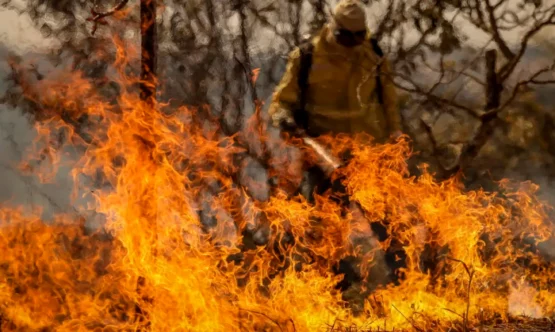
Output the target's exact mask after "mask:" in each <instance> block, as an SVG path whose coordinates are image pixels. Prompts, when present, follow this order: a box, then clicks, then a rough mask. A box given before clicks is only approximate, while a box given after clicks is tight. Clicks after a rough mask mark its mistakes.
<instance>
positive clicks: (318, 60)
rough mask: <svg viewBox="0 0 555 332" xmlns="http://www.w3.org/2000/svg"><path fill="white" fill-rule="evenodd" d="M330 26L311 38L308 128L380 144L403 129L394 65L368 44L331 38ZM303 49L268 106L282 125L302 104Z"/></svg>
mask: <svg viewBox="0 0 555 332" xmlns="http://www.w3.org/2000/svg"><path fill="white" fill-rule="evenodd" d="M328 33H329V29H328V27H327V26H326V27H324V28H323V29H322V30H321V32H320V34H319V35H317V36H316V37H314V38H313V39H312V43H313V45H314V50H313V55H312V67H311V71H310V74H309V78H308V90H307V96H306V111H307V112H308V115H309V122H308V123H309V128H310V130H311V131H312V132H313V133H316V135H321V134H326V133H332V134H333V133H351V134H352V133H357V132H366V133H367V134H369V135H371V136H373V137H374V138H375V139H376V140H377V141H382V140H384V139H387V137H389V135H390V134H392V133H393V132H395V131H398V130H401V123H400V122H401V121H400V115H399V112H398V109H397V103H396V92H395V87H394V86H393V83H392V77H391V76H390V75H389V70H390V68H389V64H388V62H387V61H386V60H385V57H384V58H380V57H379V56H378V55H377V54H376V53H375V52H374V50H373V48H372V46H371V44H370V40H369V39H370V36H368V37H367V39H368V40H367V41H366V42H365V43H364V44H363V45H361V46H358V47H355V48H353V49H346V48H344V47H342V46H340V45H338V44H336V43H335V42H329V41H328V39H329V38H326V36H327V34H328ZM378 61H383V62H382V65H381V82H382V86H383V90H382V91H383V100H384V106H383V107H382V106H381V105H380V104H379V102H378V96H377V93H376V70H377V64H378ZM299 67H300V50H299V49H298V48H296V49H295V50H293V51H292V52H291V53H290V54H289V61H288V64H287V67H286V71H285V74H284V75H283V77H282V79H281V82H280V84H279V85H278V87H277V89H276V91H275V93H274V95H273V98H272V102H271V104H270V107H269V110H268V112H269V115H270V117H271V118H272V120H273V121H274V123H277V122H278V120H279V118H280V117H282V116H284V114H289V115H292V114H293V112H295V111H296V110H297V109H298V106H299V92H300V91H299V86H298V82H297V79H298V73H299Z"/></svg>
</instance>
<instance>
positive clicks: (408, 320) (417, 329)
mask: <svg viewBox="0 0 555 332" xmlns="http://www.w3.org/2000/svg"><path fill="white" fill-rule="evenodd" d="M391 306H392V307H393V308H394V309H395V310H397V312H398V313H399V314H401V316H403V318H405V319H406V320H407V322H409V323H410V325H412V327H413V328H414V329H415V330H416V331H422V329H421V328H419V327H418V326H416V325H415V324H414V322H413V321H412V320H411V319H408V317H407V316H405V315H404V314H403V313H402V312H401V310H399V309H397V307H396V306H395V305H394V304H392V305H391Z"/></svg>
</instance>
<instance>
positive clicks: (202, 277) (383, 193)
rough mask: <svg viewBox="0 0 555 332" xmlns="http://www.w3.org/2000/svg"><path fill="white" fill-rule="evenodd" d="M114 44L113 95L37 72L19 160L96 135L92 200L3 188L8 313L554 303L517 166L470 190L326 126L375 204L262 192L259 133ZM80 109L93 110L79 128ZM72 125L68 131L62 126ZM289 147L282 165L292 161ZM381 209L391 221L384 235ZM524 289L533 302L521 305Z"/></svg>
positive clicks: (445, 311) (417, 314)
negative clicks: (339, 268)
mask: <svg viewBox="0 0 555 332" xmlns="http://www.w3.org/2000/svg"><path fill="white" fill-rule="evenodd" d="M115 45H116V47H117V52H116V55H117V60H116V62H115V68H117V69H118V74H117V79H118V84H119V85H120V87H122V89H121V95H120V96H119V97H118V98H117V105H118V107H117V108H116V107H115V106H114V103H112V102H111V101H110V100H109V99H107V98H106V97H103V96H102V95H101V94H100V93H99V92H98V89H96V88H95V86H94V84H92V83H91V82H90V81H88V80H87V79H86V78H85V77H84V76H83V75H81V73H78V72H77V73H69V72H63V73H58V74H56V75H52V76H48V77H46V78H45V79H43V80H41V81H39V82H34V83H33V84H31V85H29V86H28V94H29V96H28V97H29V98H33V99H34V101H35V102H36V103H37V104H38V105H41V107H42V110H43V115H44V116H43V121H40V122H38V123H37V124H36V131H37V133H38V138H37V140H36V141H35V144H34V149H33V151H32V153H31V154H30V156H31V158H30V159H29V160H27V162H26V163H25V165H23V166H22V171H26V172H29V171H31V172H33V173H35V174H37V175H39V176H41V178H42V179H43V180H51V179H52V175H53V174H56V172H57V171H58V167H60V166H61V164H62V160H63V159H62V158H61V157H60V156H61V154H63V153H64V152H65V151H67V148H71V147H73V146H86V150H83V153H82V155H80V157H79V159H78V161H77V162H76V163H73V164H72V165H71V166H72V171H71V176H72V177H73V180H74V182H75V184H76V190H75V191H74V195H75V198H78V196H81V198H83V197H85V198H86V197H89V198H91V200H90V201H91V202H92V203H90V204H89V205H88V206H86V207H80V208H79V209H77V210H78V211H79V212H75V211H68V212H67V213H65V214H59V215H57V216H56V218H55V220H54V221H53V222H52V223H46V222H44V221H42V220H41V219H40V217H39V216H40V211H29V210H28V209H25V208H24V207H11V206H8V204H4V205H3V206H2V208H1V209H0V215H1V218H0V222H1V224H2V225H1V226H2V231H1V232H0V249H1V251H2V253H3V255H2V256H1V258H0V278H1V280H0V299H1V301H0V303H1V304H0V322H1V324H2V325H1V326H2V329H3V330H7V331H9V330H41V329H55V330H57V331H80V330H89V329H91V330H100V329H106V330H136V329H142V328H147V329H151V330H153V331H181V330H194V331H245V330H253V331H254V330H256V331H258V330H265V331H266V330H267V331H293V330H295V331H313V330H320V329H323V330H346V329H348V328H350V327H352V326H358V327H359V328H360V329H372V328H381V329H385V328H396V329H412V328H419V329H421V330H430V329H432V330H434V329H444V328H448V327H457V326H459V327H460V325H457V324H461V322H465V324H476V323H477V322H479V321H486V320H490V319H493V318H499V317H501V318H502V319H503V318H507V315H508V313H509V312H510V311H515V310H520V311H526V310H532V311H533V312H534V314H538V315H539V313H541V314H543V315H550V314H553V312H554V310H555V301H554V299H555V298H554V297H553V295H552V289H553V288H552V287H553V284H552V283H553V281H552V280H555V279H554V278H553V274H554V270H553V265H551V263H548V262H545V261H543V260H542V259H541V257H540V256H538V255H537V253H536V252H535V251H534V250H533V246H532V245H529V244H528V245H525V243H529V242H526V241H525V240H527V239H533V240H535V241H541V240H544V239H546V238H547V237H548V236H550V235H551V231H552V228H551V223H550V220H549V218H548V207H547V206H545V205H544V204H542V203H541V202H540V201H539V200H538V199H537V198H536V196H535V193H536V191H537V189H538V187H537V186H535V185H533V184H530V183H524V184H520V185H517V186H516V187H515V185H514V184H511V183H510V182H509V181H505V182H503V183H502V186H503V187H504V188H505V191H504V194H503V195H500V194H494V193H488V192H485V191H482V190H476V191H465V190H464V188H462V186H461V185H460V182H459V181H458V180H457V179H450V180H448V181H445V182H437V181H435V180H434V178H433V176H432V175H431V174H429V173H428V172H427V171H426V169H425V168H423V170H422V172H423V175H422V176H420V177H418V178H415V177H411V176H410V175H409V172H408V167H407V164H406V159H407V157H408V156H409V155H410V149H409V145H408V143H407V142H406V141H404V140H400V141H399V142H398V143H396V144H386V145H375V144H367V143H366V142H367V141H368V137H363V136H358V137H354V138H350V137H336V138H334V140H333V141H332V139H331V138H329V137H326V138H322V139H320V140H321V142H322V143H323V144H327V145H328V146H330V147H332V148H333V150H334V153H337V154H338V153H339V152H340V151H343V150H345V149H347V148H348V149H350V150H351V152H352V155H353V159H352V161H351V162H350V163H349V164H348V165H347V166H346V167H345V168H344V169H342V170H341V172H342V175H344V177H345V184H346V186H347V190H348V192H349V194H350V196H351V198H352V200H355V201H357V202H358V203H359V204H360V206H361V207H362V210H363V211H364V214H363V215H361V214H360V213H358V214H357V212H356V211H355V210H353V211H351V213H347V214H342V209H341V208H340V206H339V205H338V204H337V203H336V202H335V201H334V200H332V199H330V197H329V196H328V195H324V196H319V197H318V199H317V200H316V203H315V204H314V205H310V204H308V203H307V202H305V201H304V200H302V199H299V198H296V197H294V198H291V197H290V196H289V195H287V194H286V193H285V192H283V191H278V192H277V193H275V194H274V195H272V197H271V198H270V199H269V200H267V201H256V200H252V199H250V198H249V195H248V194H249V193H248V190H247V189H245V188H244V187H242V186H240V185H238V182H237V171H238V169H237V168H236V167H235V166H234V165H235V157H236V156H237V155H238V154H240V153H242V152H244V148H245V145H244V144H243V145H238V144H236V142H237V140H241V139H243V140H245V137H250V136H249V135H251V136H252V135H255V134H253V133H252V132H250V133H249V134H248V135H245V137H239V138H238V137H224V136H222V135H220V134H219V131H218V128H217V126H211V127H210V126H204V127H203V126H201V125H199V124H198V122H196V118H197V117H198V116H199V110H198V109H194V108H186V107H181V108H179V109H177V110H173V111H172V112H171V113H168V112H162V111H161V109H162V108H163V107H165V105H162V104H157V105H155V107H154V108H153V107H151V106H149V105H148V104H145V103H144V102H143V101H141V100H140V99H139V97H138V93H136V91H134V90H133V87H134V86H136V85H135V83H136V82H137V78H136V77H133V76H131V75H129V74H128V73H127V72H126V71H125V67H126V66H127V65H128V62H129V60H130V56H129V54H130V52H131V53H133V52H134V51H133V50H130V49H129V47H128V46H125V45H123V43H122V42H120V41H118V40H116V43H115ZM133 54H136V52H135V53H133ZM131 58H132V57H131ZM256 75H257V72H255V76H256ZM33 91H34V92H35V93H33ZM38 92H40V93H38ZM84 115H86V116H87V117H88V119H89V120H91V121H94V122H95V123H96V126H95V127H94V128H92V129H90V130H87V129H86V128H81V131H80V132H76V131H75V126H74V124H75V121H76V120H77V119H78V118H79V117H81V116H84ZM207 121H208V120H207ZM253 123H254V122H252V121H251V122H250V124H251V125H252V124H253ZM72 124H73V125H72ZM207 128H212V129H207ZM251 129H252V128H251ZM259 133H261V132H259ZM60 135H65V137H67V138H68V139H67V140H65V141H63V143H59V142H60V141H59V140H58V139H57V138H58V137H59V136H60ZM264 139H265V142H266V143H268V145H269V146H271V147H272V148H273V149H274V150H276V151H277V153H274V154H272V157H271V159H272V160H271V161H270V162H271V163H273V164H276V163H281V162H282V161H283V160H280V158H284V157H283V156H286V155H288V154H287V153H286V152H287V151H286V149H288V148H287V147H284V146H282V145H280V144H279V143H276V142H272V140H271V139H270V138H268V137H265V138H264ZM285 164H286V165H287V167H289V168H288V169H283V172H284V173H283V174H285V175H283V174H282V179H283V178H284V177H285V178H287V177H289V178H291V174H293V173H294V168H295V167H294V165H296V164H295V163H293V162H289V163H285ZM282 165H283V163H282ZM291 181H296V180H291ZM83 187H84V188H88V190H87V191H86V192H84V191H83V190H82V189H79V188H83ZM199 210H202V211H203V214H202V218H204V220H201V216H200V214H199V213H198V211H199ZM89 215H95V216H96V217H99V216H101V217H102V218H104V220H105V223H104V230H105V231H94V232H91V231H90V230H88V228H87V227H85V223H86V220H87V218H88V217H86V216H89ZM206 220H213V222H212V223H211V224H210V225H209V226H210V227H207V222H206ZM315 220H318V221H315ZM201 221H203V222H201ZM370 223H374V226H376V225H377V224H382V225H383V226H384V227H385V228H386V229H387V232H388V234H389V236H388V237H387V238H386V239H385V240H384V239H380V240H381V242H380V241H377V239H376V236H374V235H372V228H371V227H370ZM208 224H209V223H208ZM264 227H266V229H269V230H271V232H270V234H269V235H268V238H269V239H268V243H267V244H266V245H251V246H250V247H249V246H246V245H245V244H243V242H244V241H243V236H244V234H245V232H244V231H245V230H247V229H264ZM393 247H395V248H398V249H399V250H398V252H399V253H401V252H404V257H401V254H398V255H399V257H398V258H397V259H398V260H402V261H403V262H404V263H405V264H404V266H402V267H401V268H400V270H399V271H398V273H399V276H398V277H399V279H398V281H397V282H396V283H388V284H386V285H381V286H380V285H379V283H378V285H374V286H369V285H370V284H372V283H373V282H374V283H375V281H377V280H378V279H379V278H381V277H382V275H383V274H384V271H383V269H382V268H383V266H382V265H380V260H381V259H382V258H380V255H382V254H383V252H384V251H385V250H388V248H389V249H392V248H393ZM368 248H370V249H369V250H368ZM400 249H402V251H401V250H400ZM426 253H427V254H426ZM430 253H431V254H430ZM353 255H354V256H357V257H358V261H359V263H360V269H361V271H363V274H364V277H365V278H366V280H367V281H368V282H362V283H361V284H360V285H359V286H357V287H358V288H352V289H351V290H347V291H346V293H348V292H349V291H351V292H353V289H354V292H355V293H356V294H355V295H356V296H355V298H358V302H357V301H356V300H349V298H348V296H346V295H345V294H342V292H341V291H339V290H338V289H337V287H336V285H337V284H338V283H339V282H340V281H341V280H342V278H343V276H342V275H338V274H335V273H334V272H333V271H334V267H335V265H336V264H337V263H338V261H339V260H340V259H342V258H345V257H348V256H353ZM430 257H431V258H430ZM430 259H431V260H432V261H433V262H432V264H431V263H430V262H429V261H425V260H430ZM430 266H431V267H433V268H430ZM515 294H523V295H522V296H523V301H524V302H522V303H520V304H519V305H520V306H522V305H525V306H526V308H522V307H518V305H516V309H515V296H516V295H515ZM351 295H352V294H351ZM517 302H518V301H517ZM523 303H524V304H523ZM530 308H532V309H530Z"/></svg>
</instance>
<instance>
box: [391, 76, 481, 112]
mask: <svg viewBox="0 0 555 332" xmlns="http://www.w3.org/2000/svg"><path fill="white" fill-rule="evenodd" d="M395 75H396V76H397V77H400V78H401V79H403V80H404V81H406V82H408V83H410V84H411V85H412V86H413V88H410V87H406V86H403V85H401V84H399V83H397V82H395V81H393V84H394V85H395V86H396V87H397V88H399V89H402V90H405V91H407V92H410V93H414V94H418V95H421V96H424V97H426V98H428V99H429V100H430V101H435V102H437V103H440V104H444V105H449V106H452V107H455V108H458V109H461V110H464V111H466V112H468V114H470V115H471V116H472V117H474V118H479V117H480V115H479V114H478V113H477V112H476V111H475V110H474V109H473V108H471V107H468V106H465V105H462V104H459V103H457V102H454V101H452V100H449V99H445V98H443V97H440V96H437V95H434V94H429V93H427V92H426V91H424V89H423V88H422V87H420V86H419V85H418V84H416V83H415V82H414V81H413V80H412V78H410V77H408V76H406V75H403V74H400V73H397V74H395Z"/></svg>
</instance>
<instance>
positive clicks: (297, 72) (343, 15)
mask: <svg viewBox="0 0 555 332" xmlns="http://www.w3.org/2000/svg"><path fill="white" fill-rule="evenodd" d="M268 112H269V115H270V118H271V121H272V123H273V126H275V127H278V128H281V129H283V130H285V131H295V130H296V129H298V128H302V129H303V130H304V131H305V132H306V133H307V134H308V135H309V136H313V137H317V136H320V135H325V134H331V135H334V134H356V133H366V134H368V135H370V136H372V137H373V139H374V142H377V143H385V142H386V141H387V140H388V139H390V138H396V137H399V136H400V135H401V120H400V114H399V111H398V108H397V104H396V93H395V87H394V85H393V81H392V77H391V75H390V68H389V63H388V61H387V60H386V59H385V57H384V55H383V53H382V51H381V49H380V48H379V46H378V43H377V41H376V40H375V39H373V38H372V36H371V34H370V32H369V30H368V28H367V21H366V12H365V10H364V7H363V5H362V4H361V3H360V2H359V1H357V0H341V1H340V2H339V3H338V4H337V6H336V7H335V9H334V12H333V15H332V17H331V19H330V20H329V21H328V22H327V24H326V25H325V26H324V27H323V28H322V29H321V30H320V32H319V33H318V34H317V35H316V36H314V37H313V38H311V39H309V40H308V41H307V42H306V43H304V44H302V45H300V46H299V47H297V48H296V49H295V50H293V51H292V52H291V53H290V54H289V61H288V63H287V67H286V71H285V74H284V75H283V77H282V79H281V82H280V84H279V85H278V87H277V89H276V91H275V92H274V95H273V97H272V102H271V104H270V107H269V110H268ZM337 184H338V182H337V181H336V182H335V183H331V181H330V179H329V178H328V177H327V175H326V174H324V172H323V171H322V170H321V169H320V168H319V167H315V166H312V167H310V168H309V169H308V170H307V171H306V172H305V174H304V178H303V181H302V183H301V188H300V192H301V194H302V195H303V196H305V198H307V200H308V201H309V202H312V203H313V202H314V196H313V194H314V193H315V192H317V193H318V194H322V193H323V192H325V191H326V190H328V189H332V191H342V192H343V195H342V196H343V198H346V197H347V196H346V195H345V194H344V191H345V188H341V187H342V185H341V184H340V183H339V187H340V188H335V185H337ZM343 203H345V204H346V205H350V204H351V203H350V202H348V201H347V202H343ZM375 246H376V245H375V244H373V245H371V246H370V247H369V248H366V249H364V250H363V251H371V250H372V247H375ZM375 260H376V262H377V263H378V264H377V266H376V269H378V270H381V271H378V272H377V273H374V277H373V279H374V281H375V282H377V283H379V284H383V283H386V282H387V281H383V280H389V275H383V276H382V278H381V279H383V280H382V281H379V280H378V279H380V277H379V276H377V275H379V274H382V273H384V274H387V273H389V272H388V271H387V272H386V271H385V270H386V268H385V267H384V266H385V265H384V264H385V263H384V262H383V261H382V259H377V258H376V259H375ZM357 264H358V263H356V259H355V261H353V262H349V261H348V260H342V261H341V262H340V264H339V266H338V269H337V271H336V272H337V273H340V274H344V275H345V279H344V281H343V282H342V283H341V284H340V285H339V287H341V288H342V289H343V290H344V291H347V292H350V293H353V294H355V297H360V294H361V293H360V287H361V282H362V280H361V279H360V277H361V276H360V275H359V273H357V272H356V271H355V270H354V269H353V268H354V265H357ZM375 286H376V285H375ZM375 286H374V287H375ZM371 288H373V287H371ZM359 305H362V304H361V303H359Z"/></svg>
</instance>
